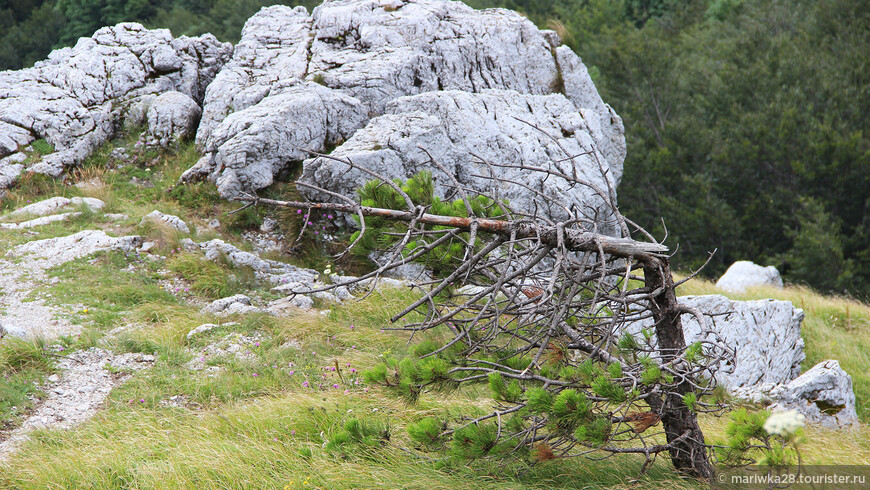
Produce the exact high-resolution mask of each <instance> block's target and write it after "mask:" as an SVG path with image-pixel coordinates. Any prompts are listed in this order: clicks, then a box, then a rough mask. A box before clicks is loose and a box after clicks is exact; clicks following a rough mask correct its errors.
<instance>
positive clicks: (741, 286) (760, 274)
mask: <svg viewBox="0 0 870 490" xmlns="http://www.w3.org/2000/svg"><path fill="white" fill-rule="evenodd" d="M716 286H717V287H719V288H721V289H723V290H725V291H729V292H732V293H743V292H745V291H746V288H751V287H756V286H773V287H777V288H782V278H781V277H780V276H779V271H778V270H776V267H774V266H769V267H762V266H760V265H757V264H755V263H753V262H750V261H748V260H739V261H737V262H734V263H733V264H731V267H729V268H728V270H727V271H725V274H723V275H722V277H720V278H719V280H718V281H716Z"/></svg>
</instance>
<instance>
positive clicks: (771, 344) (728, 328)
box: [627, 295, 858, 428]
mask: <svg viewBox="0 0 870 490" xmlns="http://www.w3.org/2000/svg"><path fill="white" fill-rule="evenodd" d="M678 301H679V303H680V304H682V305H685V306H688V307H691V308H694V309H696V310H697V311H700V312H701V313H703V314H704V316H705V318H706V322H707V324H708V325H707V326H708V327H709V328H710V330H711V332H710V334H705V333H704V332H702V329H701V325H700V324H699V322H698V321H697V319H696V318H695V317H694V316H693V315H689V314H684V315H682V323H683V330H684V334H685V337H686V344H687V345H689V344H692V343H694V342H698V341H703V340H708V341H715V342H721V343H723V344H725V345H726V346H727V347H729V348H732V349H734V351H735V357H734V359H732V360H727V361H726V362H723V363H722V364H720V365H718V366H716V367H715V374H714V376H715V378H716V381H717V383H718V384H719V385H720V386H724V387H725V388H726V389H728V391H729V392H730V393H731V395H732V396H734V397H735V398H739V399H745V400H749V401H752V402H755V403H767V404H772V407H771V408H772V409H774V410H797V411H798V412H800V413H802V414H804V415H805V416H806V417H807V420H808V421H810V422H813V423H818V424H821V425H823V426H826V427H835V428H836V427H844V426H847V425H850V424H852V423H855V422H857V420H858V418H857V414H856V411H855V394H854V393H853V391H852V378H851V377H850V376H849V375H848V374H847V373H846V372H845V371H843V369H842V368H840V364H839V363H838V362H837V361H834V360H829V361H825V362H823V363H820V364H818V365H816V366H815V367H813V368H812V369H810V370H809V371H807V372H806V373H804V374H803V375H801V374H800V373H801V367H800V365H801V363H802V362H803V361H804V360H805V358H806V355H805V354H804V341H803V339H802V338H801V322H802V321H803V317H804V312H803V310H801V309H799V308H795V307H794V306H792V304H791V303H790V302H788V301H776V300H772V299H769V300H759V301H732V300H729V299H728V298H726V297H724V296H720V295H710V296H683V297H680V298H678ZM650 326H651V323H650V322H648V321H645V322H638V323H635V324H633V325H630V326H629V327H628V329H627V331H629V332H632V333H640V330H641V328H643V327H650ZM711 334H712V335H711Z"/></svg>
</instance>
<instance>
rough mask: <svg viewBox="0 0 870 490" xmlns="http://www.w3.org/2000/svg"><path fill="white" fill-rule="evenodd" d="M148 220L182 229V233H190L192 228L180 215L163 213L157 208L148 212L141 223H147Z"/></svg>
mask: <svg viewBox="0 0 870 490" xmlns="http://www.w3.org/2000/svg"><path fill="white" fill-rule="evenodd" d="M146 221H153V222H157V223H163V224H165V225H166V226H169V227H170V228H172V229H174V230H176V231H180V232H181V233H190V228H189V227H188V226H187V223H185V222H184V220H182V219H181V218H179V217H178V216H174V215H171V214H163V213H161V212H160V211H157V210H156V209H155V210H154V211H151V212H150V213H148V214H146V215H145V216H144V217H143V218H142V221H141V223H145V222H146Z"/></svg>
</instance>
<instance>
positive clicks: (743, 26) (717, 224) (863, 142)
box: [0, 0, 870, 298]
mask: <svg viewBox="0 0 870 490" xmlns="http://www.w3.org/2000/svg"><path fill="white" fill-rule="evenodd" d="M277 3H281V4H287V5H305V6H306V7H308V8H309V9H310V8H312V7H314V6H315V5H316V4H317V3H319V2H316V1H307V2H290V1H285V2H276V1H261V0H246V1H244V2H235V1H227V0H207V1H197V2H189V1H179V0H160V1H151V2H138V1H137V2H132V1H107V0H60V1H55V0H48V1H39V0H37V1H27V2H13V3H12V4H10V6H9V7H7V8H6V9H5V10H3V11H2V12H3V13H4V15H3V16H0V19H2V20H0V32H2V33H3V37H2V40H0V70H2V69H17V68H21V67H24V66H29V65H31V64H33V63H34V62H36V61H38V60H41V59H43V58H45V57H46V56H47V54H48V52H49V51H50V50H51V49H55V48H59V47H61V46H70V45H72V44H74V42H75V41H76V39H77V38H78V37H79V36H90V35H91V34H92V33H93V32H94V31H95V30H96V29H98V28H99V27H101V26H104V25H114V24H116V23H118V22H121V21H138V22H142V23H144V24H145V25H146V26H148V27H152V28H156V27H165V28H169V29H171V31H172V33H173V34H174V35H175V36H179V35H188V36H195V35H200V34H203V33H206V32H209V33H212V34H214V35H215V36H217V38H218V39H220V40H221V41H230V42H233V43H235V42H237V41H238V40H239V38H240V33H241V29H242V26H243V24H244V22H245V20H246V19H247V18H248V17H250V15H252V14H253V13H254V12H256V11H257V10H258V9H259V8H260V7H261V6H263V5H271V4H277ZM466 3H468V4H469V5H471V6H473V7H475V8H488V7H505V8H509V9H514V10H518V11H520V12H523V13H525V14H526V15H528V16H529V18H530V19H532V20H533V21H534V22H535V23H536V24H537V25H538V26H539V27H541V28H555V29H556V30H558V31H559V32H560V34H561V35H562V37H563V38H564V40H565V42H566V43H567V44H568V45H569V46H571V48H573V49H574V50H575V51H576V52H577V53H578V54H580V55H581V56H582V58H583V60H584V62H585V63H586V64H587V66H588V67H589V68H590V73H591V74H592V76H593V78H594V80H595V83H596V85H597V86H598V89H599V90H600V91H601V93H602V95H603V96H604V99H605V100H606V101H607V102H608V103H609V104H610V105H612V106H613V107H614V108H615V109H616V111H617V113H618V114H620V115H621V116H622V118H623V119H624V120H625V126H626V128H627V132H626V134H627V143H628V157H627V161H626V166H625V168H626V173H625V184H624V185H623V191H622V195H623V200H622V202H623V207H624V210H625V211H626V214H627V215H629V216H632V217H633V219H634V220H635V221H637V222H638V223H640V224H641V225H643V226H645V227H646V228H648V229H650V230H655V231H656V232H657V233H660V234H663V233H664V230H665V228H666V229H667V231H668V232H669V234H670V237H671V239H672V240H673V241H674V243H680V246H681V252H682V253H681V254H680V256H679V257H677V258H676V259H675V260H677V261H678V263H679V264H680V265H681V266H683V267H685V268H694V267H697V266H698V265H700V264H701V263H703V262H704V261H705V260H706V259H707V254H708V253H709V252H711V251H713V250H716V251H717V253H716V255H715V256H714V258H713V261H712V262H711V263H710V264H709V266H708V267H707V269H706V272H705V274H708V277H715V276H717V275H718V274H721V273H722V272H723V271H724V270H725V268H726V267H728V265H730V264H731V263H732V262H734V261H736V260H743V259H751V260H754V261H756V262H758V263H762V262H764V263H767V264H772V265H776V266H777V267H778V268H779V270H780V271H781V272H782V273H783V274H784V276H785V277H786V279H788V280H790V281H791V282H794V283H797V284H807V285H809V286H811V287H813V288H815V289H816V290H819V291H826V292H827V291H835V292H838V293H840V294H847V295H852V296H855V297H858V298H867V297H868V294H870V293H868V292H870V276H868V273H867V272H866V271H868V270H870V263H868V260H870V259H868V257H870V254H868V250H867V245H866V244H867V243H868V239H867V235H868V223H867V222H866V216H868V215H870V210H868V207H867V206H868V204H867V203H868V198H870V195H868V193H867V192H868V191H867V189H870V183H868V181H867V175H868V172H867V171H866V169H867V166H868V158H870V145H868V135H870V128H868V127H867V118H866V117H865V114H866V110H864V109H865V108H866V107H868V103H870V102H868V100H867V94H868V93H870V91H868V86H870V85H868V83H870V70H868V69H867V62H866V60H867V54H866V49H865V48H866V46H867V43H868V37H867V36H868V34H867V33H868V32H870V30H868V14H867V12H868V11H867V9H866V5H865V3H864V2H861V1H857V0H835V1H824V2H811V3H806V2H799V1H796V0H693V1H688V2H675V1H670V0H651V1H650V0H644V1H636V0H619V1H616V0H614V1H593V2H590V1H587V0H560V1H554V2H538V1H529V0H468V2H466ZM650 176H654V178H651V177H650ZM661 218H664V219H665V224H664V225H662V223H661Z"/></svg>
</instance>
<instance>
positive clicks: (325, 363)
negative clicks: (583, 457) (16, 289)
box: [0, 139, 870, 488]
mask: <svg viewBox="0 0 870 490" xmlns="http://www.w3.org/2000/svg"><path fill="white" fill-rule="evenodd" d="M131 143H132V140H131V139H127V140H123V139H122V140H116V141H113V142H112V143H111V144H110V145H107V146H106V147H105V148H103V149H102V150H100V152H99V153H98V154H97V155H96V156H94V157H92V158H91V159H90V160H89V161H88V162H87V163H86V164H85V165H84V166H83V167H82V168H81V170H79V171H78V172H76V173H75V174H74V176H73V177H72V178H71V179H70V180H69V182H68V183H67V184H60V183H58V182H56V181H53V180H47V179H41V178H34V179H33V180H32V181H30V182H28V184H29V185H26V186H20V187H19V188H17V189H15V190H13V191H12V192H10V193H9V195H8V196H7V198H6V200H4V209H5V210H7V211H9V210H12V209H17V208H19V207H21V206H23V205H26V204H27V203H28V202H37V201H39V200H42V199H44V198H48V197H54V196H67V197H77V196H78V197H93V198H99V199H101V200H103V201H104V202H106V203H107V204H106V207H105V208H103V209H102V210H100V211H98V212H88V211H83V214H82V215H80V216H78V217H75V218H72V219H70V220H67V221H59V222H55V223H52V224H48V225H45V226H43V227H38V228H34V229H33V231H31V232H29V233H27V234H22V233H20V232H19V231H16V230H4V231H2V234H0V240H2V249H3V250H10V249H11V248H12V247H13V246H15V245H18V244H21V243H23V242H27V241H32V240H35V239H45V238H49V237H53V236H66V235H70V234H72V233H74V232H78V231H81V230H87V229H100V228H104V229H107V230H109V231H110V232H111V233H112V234H113V235H118V236H123V235H127V234H130V233H137V234H141V235H143V236H144V237H145V240H147V241H153V242H155V243H156V244H157V246H156V247H155V248H153V249H151V250H150V251H149V253H147V254H126V255H125V254H119V253H111V252H110V253H98V254H96V255H95V256H93V257H85V258H82V259H78V260H75V261H73V262H69V263H67V264H65V265H62V266H60V267H56V268H52V269H48V270H47V271H46V272H47V273H46V276H45V277H44V278H41V279H37V280H35V281H34V282H33V283H32V284H31V286H30V288H32V289H31V290H30V291H25V292H24V293H26V295H25V297H24V299H23V301H25V302H28V301H30V302H34V301H35V302H44V303H45V304H46V305H47V306H48V307H50V308H52V311H53V312H55V314H58V315H59V316H60V318H63V319H66V320H64V321H63V323H64V324H65V325H67V328H68V330H67V331H66V332H64V333H63V334H62V335H61V336H60V337H59V338H58V340H55V341H50V342H47V343H45V342H44V341H40V340H33V341H14V342H10V341H9V340H8V339H7V340H5V341H4V343H3V344H2V351H0V358H2V359H3V364H2V366H3V368H2V369H3V372H4V378H3V379H2V380H0V383H2V390H0V393H2V396H0V407H3V411H4V413H6V414H7V415H5V416H4V421H3V423H4V424H5V427H6V429H5V430H4V433H5V435H6V436H8V435H9V434H10V433H11V431H12V430H13V429H14V428H15V427H17V426H19V425H20V424H21V423H22V421H24V420H27V418H28V415H29V414H30V413H31V411H32V410H33V409H34V408H36V407H39V406H40V405H41V404H43V403H45V402H44V401H41V400H45V397H46V396H49V397H51V396H56V394H55V395H53V393H55V392H54V391H51V389H49V390H47V391H46V392H43V391H42V389H40V386H47V387H49V388H50V387H53V386H58V385H59V384H58V383H57V382H52V381H51V379H50V378H49V376H50V375H51V374H52V373H54V372H57V373H58V374H63V372H60V371H58V366H59V365H60V364H62V363H64V359H65V357H66V356H67V355H68V353H70V352H80V350H82V349H94V348H97V349H105V350H108V351H111V352H114V353H115V354H114V355H116V356H118V355H123V353H141V354H140V355H147V356H154V357H153V361H145V364H146V365H147V366H146V368H145V369H141V370H140V369H134V367H130V366H129V365H128V366H124V365H122V366H121V367H119V368H112V367H109V366H102V365H99V366H97V370H98V371H100V370H102V371H104V372H106V373H108V374H110V375H111V376H114V377H123V378H129V379H127V380H126V382H124V383H123V384H120V385H119V386H117V387H116V388H115V389H113V390H112V391H111V393H108V398H107V399H106V401H105V402H104V404H101V405H100V409H99V410H98V411H95V412H94V417H93V418H92V419H90V420H86V421H83V423H82V425H80V426H78V427H77V428H75V429H73V430H67V431H55V430H47V429H46V430H42V429H40V430H36V431H35V432H33V433H31V435H30V437H31V440H30V441H29V442H27V443H26V444H24V445H23V446H21V447H20V449H18V450H16V451H14V452H11V453H10V452H6V453H5V462H4V463H3V464H4V465H5V466H4V471H3V472H2V473H0V475H2V476H0V485H2V486H4V487H12V488H16V487H25V488H33V487H52V486H56V487H63V488H68V487H74V486H81V485H84V484H87V485H90V486H94V487H115V486H123V485H129V486H134V487H139V488H155V487H161V488H166V487H184V488H189V487H203V486H221V487H226V488H244V487H246V486H248V485H256V486H261V487H282V488H283V486H284V485H290V486H291V488H297V487H298V488H304V487H312V488H317V487H320V488H352V487H356V486H360V485H376V486H384V487H406V486H411V487H427V488H430V487H431V488H455V487H457V486H462V487H468V488H490V487H500V488H504V487H508V488H526V487H529V488H574V487H575V486H576V482H577V481H585V482H589V483H590V484H591V485H593V486H600V487H611V486H617V487H619V486H622V485H624V486H626V487H628V486H630V485H629V481H632V480H633V479H634V478H635V476H636V473H637V471H638V470H639V467H640V465H641V463H642V458H640V459H639V458H636V457H631V456H621V457H615V458H611V459H608V460H605V461H601V462H597V463H596V462H584V464H582V465H578V464H575V462H574V461H573V460H571V461H565V462H560V461H558V460H557V461H549V462H544V463H541V464H538V465H535V466H532V467H531V468H529V467H527V466H526V464H524V463H522V462H519V463H513V464H511V465H509V466H508V467H507V468H500V467H498V466H489V465H487V464H483V465H482V466H481V465H470V466H468V465H467V463H464V462H457V461H451V460H449V459H442V458H441V457H440V456H437V455H433V454H426V453H419V452H417V451H415V450H413V447H414V445H413V443H411V441H410V440H409V439H408V436H407V434H406V433H405V430H404V429H405V427H406V426H407V425H408V424H409V423H410V422H412V421H414V420H416V419H418V418H419V417H421V416H424V415H429V414H439V413H441V414H443V413H459V412H460V411H466V412H467V413H474V412H475V411H477V410H485V409H486V408H487V407H488V406H490V405H491V404H492V403H493V402H492V401H491V400H490V399H489V395H488V393H486V392H481V391H479V390H477V389H463V390H461V391H458V392H452V393H441V394H439V393H432V394H427V395H425V396H423V397H422V398H421V400H420V401H419V403H417V404H415V405H408V404H406V403H405V402H403V401H401V400H400V399H398V398H396V397H395V396H394V395H391V394H389V393H388V392H386V391H384V390H383V389H380V388H374V387H369V386H368V385H367V384H366V383H365V382H364V381H362V377H361V375H360V373H361V372H362V371H364V370H365V369H368V368H371V367H373V366H374V365H375V364H377V363H378V358H379V356H381V355H382V354H384V353H385V352H391V353H393V354H401V353H404V352H407V351H408V349H409V346H408V344H407V340H408V337H407V335H406V334H403V333H391V332H384V331H382V328H383V327H384V326H386V325H388V321H387V318H388V317H389V316H390V315H392V314H394V313H395V311H396V310H397V309H399V308H400V307H401V306H403V305H404V304H406V302H407V301H408V300H409V299H410V298H411V297H410V296H409V295H408V293H405V292H401V291H395V290H389V291H382V292H381V293H376V294H374V295H372V296H370V297H369V298H367V299H366V300H364V301H361V302H356V301H353V302H348V303H345V304H341V305H327V304H324V305H321V307H325V308H326V314H321V313H317V312H314V313H301V312H300V313H296V314H291V315H290V316H287V317H274V316H270V315H265V314H261V313H252V314H241V315H235V316H229V317H216V316H213V315H209V314H203V313H202V312H200V309H201V307H202V305H204V304H207V303H208V302H209V301H211V300H212V299H213V298H215V297H218V296H222V295H227V294H230V293H235V292H246V293H247V294H248V295H249V296H251V297H252V298H255V304H258V305H263V304H265V302H267V301H268V300H269V299H270V298H272V297H273V293H271V292H270V291H269V289H263V288H261V287H257V286H254V283H253V282H252V281H251V280H250V278H251V274H252V272H251V271H250V270H245V269H244V268H234V267H231V266H228V265H226V264H221V263H217V264H215V263H211V262H207V261H204V260H202V259H199V258H197V257H196V255H195V254H193V253H191V252H186V251H184V250H183V249H181V247H180V245H179V244H180V240H181V239H182V238H184V237H188V236H190V237H193V238H195V239H196V240H204V239H210V238H217V237H220V238H223V239H225V240H227V241H228V242H230V243H235V244H237V245H238V246H240V247H242V248H248V249H250V247H251V245H250V242H247V241H246V240H245V239H244V238H243V237H242V235H246V236H249V237H250V236H251V235H250V234H251V233H253V234H254V235H258V234H260V232H259V231H258V230H259V226H260V225H261V223H262V222H263V221H264V220H266V219H267V218H268V216H269V215H272V216H273V217H274V218H277V221H278V223H279V224H278V229H277V230H276V231H275V233H278V234H284V235H292V234H293V233H294V231H295V229H294V226H296V223H297V221H296V218H295V216H294V215H293V214H289V215H286V214H279V215H274V214H272V213H271V212H270V211H269V210H264V209H259V210H257V211H255V212H246V213H244V214H242V215H239V214H234V215H227V214H226V213H227V212H228V211H230V210H231V209H234V208H236V207H238V206H237V205H233V204H230V203H228V202H226V201H223V200H221V199H220V198H218V196H217V194H216V192H215V191H214V188H213V187H210V186H207V185H203V184H199V185H193V186H185V187H175V186H174V184H175V182H176V179H177V177H178V175H179V174H180V173H181V171H182V170H183V169H184V168H186V165H188V164H190V160H191V159H195V158H196V153H195V152H194V151H193V149H192V148H191V147H190V146H182V147H181V148H179V149H178V151H177V152H169V153H163V154H160V155H150V156H149V158H147V159H144V160H145V161H147V162H149V164H148V165H137V164H132V165H131V164H127V165H124V163H126V162H129V161H130V160H132V159H134V158H135V157H136V156H137V155H138V154H137V153H136V150H135V148H133V147H132V146H130V147H129V153H128V157H127V158H126V159H118V158H115V157H110V156H109V155H110V154H111V153H112V149H113V148H115V147H122V146H124V145H130V144H131ZM116 154H117V153H116ZM140 161H141V159H140ZM131 181H133V183H131ZM152 185H153V187H152ZM153 209H159V210H162V211H164V212H167V213H170V212H171V213H177V214H178V215H179V216H180V217H182V218H183V219H184V221H185V222H186V223H188V224H189V225H190V226H191V228H192V230H193V231H192V232H191V233H190V234H185V233H179V232H177V231H174V230H170V229H167V228H166V227H161V226H153V225H151V224H149V223H145V224H140V220H141V216H143V215H145V214H147V213H149V212H150V211H151V210H153ZM114 214H124V215H126V216H128V218H121V219H118V218H115V217H113V216H112V215H114ZM215 217H217V219H218V221H220V226H219V227H217V228H214V229H213V228H210V227H209V226H208V222H209V221H211V220H212V219H214V218H215ZM307 250H308V251H307V252H306V257H307V258H306V259H304V260H303V261H302V262H301V263H300V262H299V260H300V258H299V257H297V258H291V257H286V256H280V255H278V254H275V253H273V254H271V256H273V257H275V258H281V257H283V258H281V260H290V261H291V262H296V263H297V264H299V265H309V266H310V265H314V266H316V267H317V268H322V267H324V266H325V264H326V263H327V262H326V256H325V255H322V254H323V249H322V248H321V246H317V245H313V244H311V247H310V248H308V249H307ZM334 267H336V269H342V268H343V267H345V266H343V265H341V264H337V265H334ZM71 277H72V278H75V281H74V282H73V281H67V280H63V281H60V282H58V281H57V280H55V279H53V278H61V279H66V278H71ZM249 288H253V289H249ZM714 292H715V293H721V291H718V290H716V289H715V287H714V286H712V284H710V283H707V282H704V281H699V280H693V281H691V282H689V283H688V284H686V285H684V286H681V289H680V293H681V294H701V293H714ZM765 297H776V298H781V299H786V300H789V301H792V302H793V303H795V304H796V305H800V306H801V307H803V308H804V309H805V311H806V312H807V318H806V320H805V322H804V333H805V339H806V342H807V361H806V363H805V366H811V365H813V364H815V362H816V361H818V360H821V359H827V358H837V359H840V360H841V362H842V363H843V366H844V368H845V369H847V370H848V371H849V372H851V373H852V374H853V378H854V382H855V391H856V395H857V397H858V405H859V416H860V417H861V419H862V420H863V421H864V423H865V424H866V422H867V421H868V420H870V410H868V402H870V380H868V379H867V375H866V372H865V371H864V370H862V369H861V366H864V365H866V363H867V361H868V353H870V338H868V335H867V326H868V318H870V307H868V306H867V305H864V304H861V303H857V302H854V301H851V300H846V299H841V298H832V297H824V296H820V295H818V294H815V293H812V292H811V291H809V290H807V289H802V288H786V289H784V290H774V289H762V290H755V291H751V292H750V293H747V294H746V295H742V296H739V297H736V298H737V299H753V298H765ZM231 322H238V323H237V324H236V325H233V326H230V325H232V323H231ZM207 323H215V324H220V325H226V326H219V327H216V328H215V329H213V330H211V331H209V332H207V333H204V334H202V335H201V336H197V337H193V338H191V339H188V338H187V333H188V331H190V330H191V329H193V328H194V327H197V326H199V325H202V324H207ZM221 342H223V343H224V344H223V345H224V349H226V346H227V342H229V343H230V345H231V344H232V343H233V342H241V343H242V345H245V349H247V350H249V351H250V354H249V355H247V356H244V357H239V358H237V357H235V356H233V355H225V356H221V355H219V353H217V351H209V350H208V349H210V347H209V346H213V345H216V344H218V345H220V343H221ZM415 342H416V341H415ZM412 345H413V344H412ZM75 355H76V354H71V355H70V356H75ZM198 358H205V361H204V362H203V363H201V364H200V366H202V367H200V368H199V370H198V371H192V370H191V366H195V365H196V363H195V361H196V359H198ZM191 361H194V363H193V364H191ZM131 364H135V363H131ZM72 365H73V366H75V365H76V363H73V364H72ZM203 368H205V369H203ZM335 368H337V369H336V370H333V369H335ZM339 373H340V374H339ZM34 382H35V384H36V386H34V384H33V383H34ZM49 399H51V398H49ZM13 406H14V407H15V408H14V409H11V407H13ZM10 410H11V411H10ZM356 416H365V417H366V418H367V419H371V420H374V421H379V422H381V423H383V424H385V425H386V426H389V430H390V434H391V437H390V439H389V442H386V443H385V444H384V445H382V446H377V447H362V446H354V445H349V446H346V447H343V448H342V449H341V450H338V451H329V450H326V449H324V447H323V445H324V444H325V443H326V442H327V441H329V440H331V439H332V438H333V437H335V435H336V433H337V432H339V431H340V430H341V428H342V426H343V425H344V424H345V422H346V421H347V420H348V419H350V418H352V417H356ZM724 422H725V421H724V420H722V419H717V418H715V417H712V416H708V417H705V418H703V419H702V425H703V427H704V429H705V432H706V433H707V434H708V437H715V436H716V435H717V434H721V433H722V431H723V430H724ZM868 436H870V432H868V429H867V428H866V425H864V424H862V425H861V427H860V428H858V429H855V430H851V431H845V432H843V431H829V430H819V429H812V430H810V431H809V433H808V438H807V442H806V444H805V445H804V447H803V451H804V452H803V454H804V458H805V461H806V462H808V463H819V464H821V463H826V464H836V463H846V462H848V463H849V464H861V463H862V462H864V463H868V462H870V445H868V441H870V437H868ZM2 437H3V436H0V438H2ZM7 451H8V447H7ZM505 469H507V471H505ZM671 471H672V470H669V469H668V465H667V463H665V462H664V460H661V461H659V462H658V463H656V465H655V467H654V468H653V470H652V471H651V472H650V473H649V474H648V475H647V476H644V477H643V478H642V479H641V488H654V487H659V486H661V485H662V484H663V483H665V484H667V485H668V486H672V485H678V486H686V487H693V486H694V485H693V484H692V483H691V482H681V481H680V480H679V479H678V478H677V477H676V476H675V475H674V474H673V473H672V472H671ZM593 482H596V483H593Z"/></svg>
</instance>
